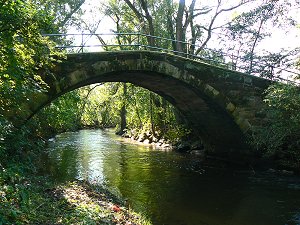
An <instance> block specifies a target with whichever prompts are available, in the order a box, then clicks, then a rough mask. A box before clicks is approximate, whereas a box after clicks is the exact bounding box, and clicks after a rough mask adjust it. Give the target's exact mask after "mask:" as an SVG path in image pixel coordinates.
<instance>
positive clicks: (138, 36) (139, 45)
mask: <svg viewBox="0 0 300 225" xmlns="http://www.w3.org/2000/svg"><path fill="white" fill-rule="evenodd" d="M140 35H141V33H140V32H138V34H137V38H138V41H137V44H138V46H137V47H138V50H140V47H141V44H140Z"/></svg>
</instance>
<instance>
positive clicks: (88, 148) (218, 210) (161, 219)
mask: <svg viewBox="0 0 300 225" xmlns="http://www.w3.org/2000/svg"><path fill="white" fill-rule="evenodd" d="M48 152H49V156H48V159H47V161H46V165H45V166H46V168H47V171H48V174H49V175H50V176H52V177H53V178H54V179H56V181H61V182H63V181H68V180H73V179H74V178H76V179H88V180H89V181H92V182H99V183H101V184H103V185H105V186H106V187H108V188H109V189H110V190H111V191H112V192H114V193H115V194H118V195H120V196H122V197H123V198H126V199H128V201H129V203H130V205H131V207H132V208H133V209H134V210H135V211H139V212H142V213H144V214H145V215H147V216H148V217H149V218H150V219H151V220H152V222H153V224H154V225H295V224H300V178H297V177H293V176H282V177H281V176H278V175H275V174H270V173H263V172H260V173H255V174H254V173H251V172H249V171H243V170H238V169H228V168H221V167H213V166H207V165H202V163H201V161H200V159H199V158H197V156H194V155H189V154H179V153H176V152H171V151H162V150H155V149H152V148H151V147H149V146H142V145H137V144H132V143H128V142H124V140H122V139H120V138H118V137H117V136H116V135H114V134H113V133H112V132H107V131H103V130H81V131H79V132H72V133H63V134H60V135H58V136H57V137H56V139H55V141H54V142H52V143H50V146H49V149H48Z"/></svg>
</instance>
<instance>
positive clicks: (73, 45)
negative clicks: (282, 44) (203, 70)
mask: <svg viewBox="0 0 300 225" xmlns="http://www.w3.org/2000/svg"><path fill="white" fill-rule="evenodd" d="M43 36H47V37H49V38H51V39H53V40H54V41H55V42H56V43H57V46H56V47H57V48H60V49H63V50H66V51H67V52H69V53H72V52H73V53H75V52H77V53H79V52H90V51H97V52H98V51H107V50H109V51H116V50H150V51H161V52H166V53H171V54H175V55H179V56H182V57H186V58H189V59H193V60H196V61H202V62H205V63H208V64H211V65H216V66H220V67H223V68H226V69H229V70H233V71H238V72H242V73H246V74H248V75H252V76H257V77H262V78H265V79H269V80H277V81H280V82H284V83H293V84H296V85H300V82H299V81H297V80H295V79H289V78H288V77H290V76H297V77H300V73H297V72H295V71H292V70H291V69H286V68H281V67H279V66H274V65H271V64H266V63H261V62H259V61H257V60H249V59H246V58H245V57H240V56H235V55H233V54H228V53H225V52H222V51H218V50H215V49H210V48H201V46H199V45H193V44H191V43H190V42H184V41H177V40H173V39H169V38H164V37H159V36H152V35H149V34H142V33H93V34H91V33H77V34H44V35H43ZM91 43H93V44H91ZM148 43H153V45H149V44H148ZM178 44H180V45H181V48H182V49H184V50H183V51H178V50H173V49H174V47H175V46H176V45H178ZM198 48H201V51H200V52H199V54H197V55H196V54H194V51H191V49H194V50H196V49H198Z"/></svg>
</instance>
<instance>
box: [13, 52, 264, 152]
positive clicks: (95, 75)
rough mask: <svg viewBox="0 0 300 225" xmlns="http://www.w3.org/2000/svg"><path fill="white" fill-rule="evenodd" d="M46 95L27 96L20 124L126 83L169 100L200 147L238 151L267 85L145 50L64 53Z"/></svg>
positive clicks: (256, 117) (257, 116)
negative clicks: (86, 93) (60, 100)
mask: <svg viewBox="0 0 300 225" xmlns="http://www.w3.org/2000/svg"><path fill="white" fill-rule="evenodd" d="M53 74H54V78H53V79H51V81H49V82H48V85H49V87H50V88H49V90H48V92H47V93H43V94H42V95H41V93H33V95H32V96H29V101H28V102H27V103H24V104H23V106H22V113H21V114H19V115H18V121H19V122H20V121H25V120H27V119H28V118H30V117H31V116H32V115H34V114H35V113H36V112H37V111H38V110H39V109H41V108H42V107H44V106H45V105H46V104H48V103H49V102H51V101H52V100H53V99H55V98H57V97H58V96H60V95H62V94H64V93H66V92H69V91H71V90H74V89H76V88H79V87H82V86H85V85H89V84H93V83H99V82H130V83H133V84H136V85H138V86H141V87H144V88H147V89H149V90H151V91H153V92H156V93H158V94H159V95H161V96H163V97H164V98H166V100H168V101H170V102H171V103H172V104H173V105H174V106H175V107H177V108H178V110H179V111H180V112H181V113H182V115H183V116H184V117H185V118H186V120H187V121H188V122H189V123H190V125H191V127H192V128H193V130H194V131H196V132H197V133H198V134H199V136H201V138H202V140H203V141H204V144H205V145H206V148H208V149H211V150H213V151H216V152H218V153H224V154H226V153H227V152H232V151H235V152H237V151H243V149H245V148H247V146H246V144H245V139H244V137H245V134H246V133H249V132H251V128H252V126H259V121H261V120H262V117H261V115H262V113H261V112H262V109H263V107H264V103H263V101H262V95H263V91H264V90H265V89H266V88H267V87H268V86H269V84H270V82H269V81H268V80H265V79H262V78H257V77H253V76H249V75H245V74H243V73H239V72H234V71H230V70H227V69H224V68H220V67H216V66H212V65H209V64H206V63H203V62H197V61H194V60H189V59H187V58H183V57H179V56H175V55H171V54H166V53H160V52H149V51H118V52H99V53H80V54H69V55H68V56H67V59H66V60H64V61H62V62H61V63H59V64H57V65H56V67H55V68H54V69H53Z"/></svg>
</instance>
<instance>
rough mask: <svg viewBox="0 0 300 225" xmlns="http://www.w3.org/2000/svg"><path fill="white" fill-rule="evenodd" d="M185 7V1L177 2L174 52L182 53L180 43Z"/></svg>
mask: <svg viewBox="0 0 300 225" xmlns="http://www.w3.org/2000/svg"><path fill="white" fill-rule="evenodd" d="M184 7H185V0H180V1H179V6H178V11H177V19H176V41H177V42H176V51H178V52H183V46H182V43H181V41H183V35H184V34H183V13H184Z"/></svg>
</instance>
